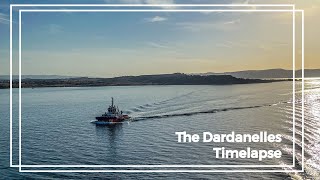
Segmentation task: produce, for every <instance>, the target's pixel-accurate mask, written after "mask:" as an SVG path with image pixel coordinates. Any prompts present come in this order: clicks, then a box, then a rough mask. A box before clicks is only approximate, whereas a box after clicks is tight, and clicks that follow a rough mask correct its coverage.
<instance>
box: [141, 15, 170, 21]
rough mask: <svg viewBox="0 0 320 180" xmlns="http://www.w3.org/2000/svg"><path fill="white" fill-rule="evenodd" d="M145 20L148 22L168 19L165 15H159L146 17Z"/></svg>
mask: <svg viewBox="0 0 320 180" xmlns="http://www.w3.org/2000/svg"><path fill="white" fill-rule="evenodd" d="M146 20H147V21H148V22H161V21H166V20H168V19H167V18H165V17H161V16H154V17H153V18H146Z"/></svg>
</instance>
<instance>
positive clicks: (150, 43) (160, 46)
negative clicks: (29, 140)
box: [147, 42, 170, 49]
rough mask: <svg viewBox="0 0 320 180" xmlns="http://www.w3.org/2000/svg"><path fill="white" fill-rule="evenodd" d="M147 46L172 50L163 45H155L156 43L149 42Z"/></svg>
mask: <svg viewBox="0 0 320 180" xmlns="http://www.w3.org/2000/svg"><path fill="white" fill-rule="evenodd" d="M147 44H148V45H150V46H151V47H154V48H162V49H169V48H170V47H169V46H166V45H162V44H159V43H155V42H147Z"/></svg>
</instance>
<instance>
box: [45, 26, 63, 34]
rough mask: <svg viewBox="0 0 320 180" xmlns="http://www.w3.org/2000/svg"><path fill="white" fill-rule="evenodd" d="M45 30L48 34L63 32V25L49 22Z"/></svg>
mask: <svg viewBox="0 0 320 180" xmlns="http://www.w3.org/2000/svg"><path fill="white" fill-rule="evenodd" d="M47 30H48V33H49V34H58V33H61V32H63V27H62V26H60V25H58V24H49V26H48V27H47Z"/></svg>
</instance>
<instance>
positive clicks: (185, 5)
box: [10, 4, 304, 172]
mask: <svg viewBox="0 0 320 180" xmlns="http://www.w3.org/2000/svg"><path fill="white" fill-rule="evenodd" d="M16 6H22V7H32V6H39V7H48V6H54V7H61V6H63V7H69V6H73V7H97V6H104V7H128V6H134V7H145V6H146V7H154V6H156V7H180V6H181V7H222V6H225V7H233V6H235V7H265V6H270V7H292V8H293V9H292V10H286V9H285V10H283V9H279V10H278V9H276V10H270V9H266V10H257V9H249V10H247V9H238V10H235V9H231V10H229V9H225V10H219V9H211V10H210V9H154V10H153V9H151V10H150V9H141V10H139V9H123V10H119V9H109V10H107V9H100V10H99V9H96V10H94V9H87V10H85V9H69V10H68V9H24V10H23V9H19V165H18V166H17V165H13V164H12V7H16ZM67 11H68V12H257V11H260V12H292V18H293V165H291V166H283V165H22V164H21V13H22V12H67ZM295 12H301V13H302V68H301V69H302V102H304V10H296V9H295V5H294V4H10V166H11V167H19V172H303V171H304V103H302V170H301V171H300V170H293V171H291V170H290V171H288V170H283V171H277V170H270V171H269V170H258V171H256V170H239V171H234V170H226V171H223V170H80V171H77V170H51V171H50V170H22V169H21V168H22V167H294V166H295V109H294V107H295Z"/></svg>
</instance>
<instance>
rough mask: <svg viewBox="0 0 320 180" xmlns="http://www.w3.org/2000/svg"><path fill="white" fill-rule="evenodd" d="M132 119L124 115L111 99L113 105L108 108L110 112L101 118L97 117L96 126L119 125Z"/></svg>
mask: <svg viewBox="0 0 320 180" xmlns="http://www.w3.org/2000/svg"><path fill="white" fill-rule="evenodd" d="M129 118H130V117H129V116H128V115H126V114H123V112H122V111H120V110H119V108H118V107H117V106H115V105H114V100H113V97H112V98H111V105H110V106H109V107H108V111H107V112H105V113H104V114H102V115H101V116H97V117H96V120H97V121H95V124H101V125H104V124H113V123H119V122H122V121H124V120H126V119H129Z"/></svg>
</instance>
